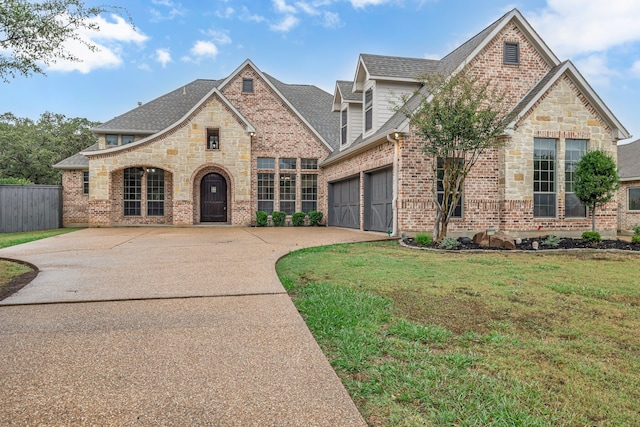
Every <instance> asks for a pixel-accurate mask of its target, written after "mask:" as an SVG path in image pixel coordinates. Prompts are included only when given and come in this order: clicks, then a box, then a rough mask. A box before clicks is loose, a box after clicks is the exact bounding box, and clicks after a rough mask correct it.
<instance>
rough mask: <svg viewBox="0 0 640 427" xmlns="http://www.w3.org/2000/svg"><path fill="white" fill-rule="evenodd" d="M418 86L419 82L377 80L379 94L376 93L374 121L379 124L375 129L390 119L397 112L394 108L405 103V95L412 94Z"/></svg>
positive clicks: (376, 89)
mask: <svg viewBox="0 0 640 427" xmlns="http://www.w3.org/2000/svg"><path fill="white" fill-rule="evenodd" d="M418 87H419V85H418V84H417V83H415V84H414V83H397V82H387V81H377V82H376V88H375V91H376V92H377V94H374V106H373V108H374V111H373V113H374V115H375V116H376V120H374V122H376V123H378V126H375V127H374V128H375V130H378V128H379V127H380V126H382V125H383V124H385V123H386V122H387V121H389V119H390V118H391V116H393V115H394V114H395V110H394V109H395V108H398V107H399V106H400V105H402V104H403V102H402V99H403V97H408V96H411V95H412V94H413V92H414V91H415V90H416V89H418Z"/></svg>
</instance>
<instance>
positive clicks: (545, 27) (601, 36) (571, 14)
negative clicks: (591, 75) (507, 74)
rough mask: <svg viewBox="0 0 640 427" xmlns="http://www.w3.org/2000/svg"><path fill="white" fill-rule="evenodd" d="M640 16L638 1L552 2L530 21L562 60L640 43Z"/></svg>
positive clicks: (561, 0) (575, 0) (591, 0)
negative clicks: (627, 44)
mask: <svg viewBox="0 0 640 427" xmlns="http://www.w3.org/2000/svg"><path fill="white" fill-rule="evenodd" d="M352 1H353V0H352ZM639 16H640V2H639V1H636V0H607V1H606V2H603V1H602V0H548V1H547V7H546V8H545V9H543V10H542V12H540V13H535V12H534V13H527V19H528V20H529V22H531V24H532V25H533V27H534V28H535V29H536V31H538V32H539V33H540V35H541V37H542V38H543V39H544V40H545V41H546V42H547V43H548V44H549V47H550V48H551V49H552V50H553V51H554V52H555V53H556V54H557V55H558V56H560V57H562V58H565V57H574V56H577V55H583V54H588V53H593V52H603V51H605V50H607V49H610V48H612V47H615V46H620V45H623V44H625V43H632V42H638V41H640V25H638V17H639Z"/></svg>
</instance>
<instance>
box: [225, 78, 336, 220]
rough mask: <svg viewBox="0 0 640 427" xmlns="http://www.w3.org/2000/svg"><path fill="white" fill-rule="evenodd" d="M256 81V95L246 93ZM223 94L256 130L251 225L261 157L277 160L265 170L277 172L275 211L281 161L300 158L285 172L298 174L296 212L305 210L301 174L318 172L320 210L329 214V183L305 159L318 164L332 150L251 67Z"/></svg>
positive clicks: (248, 207) (248, 210)
mask: <svg viewBox="0 0 640 427" xmlns="http://www.w3.org/2000/svg"><path fill="white" fill-rule="evenodd" d="M243 78H250V79H253V80H254V83H253V88H254V91H253V93H243V92H242V79H243ZM222 93H223V94H224V96H225V97H226V98H227V99H229V101H230V102H231V103H232V104H233V105H234V106H235V107H236V108H237V109H238V111H239V112H240V113H241V114H242V115H243V116H244V117H246V118H247V120H248V121H249V122H250V123H251V124H252V125H253V126H254V127H255V128H256V135H255V136H254V137H253V141H252V144H251V167H250V172H249V173H250V180H251V192H250V193H251V195H252V196H251V198H250V200H248V201H247V203H245V204H244V205H243V209H244V210H245V212H246V214H247V217H248V222H246V224H249V223H251V222H254V221H255V213H256V210H257V206H258V183H257V177H258V170H257V159H258V157H273V158H275V159H276V160H275V162H276V164H275V169H273V170H261V171H260V172H264V173H274V175H275V176H274V178H275V184H274V185H275V195H274V197H275V201H274V210H279V206H278V200H279V179H278V174H279V173H280V170H279V168H278V159H279V158H296V159H298V160H297V168H296V170H295V171H294V170H286V171H284V170H283V171H282V173H295V174H296V211H298V212H300V211H301V210H302V194H301V184H300V183H301V181H300V175H302V174H314V173H318V210H320V211H322V212H323V213H324V214H325V217H326V215H327V183H326V180H325V175H324V174H323V173H320V170H317V171H314V170H302V169H301V168H300V159H301V158H315V159H318V163H319V162H320V161H321V160H322V159H324V158H325V157H326V156H327V155H328V154H329V152H330V150H329V148H328V147H327V146H326V145H324V144H323V143H322V141H320V140H319V139H318V138H317V137H316V136H315V134H314V133H313V132H312V131H311V130H310V129H309V128H308V127H307V126H306V125H305V124H304V123H303V122H302V121H301V120H300V119H299V118H298V117H297V115H295V114H294V112H293V111H292V110H291V109H290V108H289V107H288V106H287V105H286V104H285V102H284V101H282V100H281V99H280V97H279V96H277V95H276V93H275V92H274V91H273V90H272V89H271V87H270V86H269V85H268V84H267V83H266V82H265V81H263V80H262V79H261V78H260V75H259V74H258V73H256V72H255V71H254V70H253V68H251V67H250V66H247V67H246V68H244V69H243V70H241V71H240V72H239V73H238V75H237V76H236V77H235V78H234V79H233V80H231V81H230V82H229V83H227V85H225V87H224V88H222Z"/></svg>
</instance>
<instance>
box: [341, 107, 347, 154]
mask: <svg viewBox="0 0 640 427" xmlns="http://www.w3.org/2000/svg"><path fill="white" fill-rule="evenodd" d="M346 143H347V109H346V108H345V109H344V110H342V114H341V115H340V144H342V145H344V144H346Z"/></svg>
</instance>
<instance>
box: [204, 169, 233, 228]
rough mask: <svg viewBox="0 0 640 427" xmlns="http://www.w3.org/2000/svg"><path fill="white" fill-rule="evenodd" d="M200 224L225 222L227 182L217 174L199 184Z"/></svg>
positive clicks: (210, 174) (209, 176) (207, 177)
mask: <svg viewBox="0 0 640 427" xmlns="http://www.w3.org/2000/svg"><path fill="white" fill-rule="evenodd" d="M200 222H227V180H226V179H224V177H223V176H222V175H220V174H218V173H209V174H207V175H205V176H204V177H203V178H202V181H201V182H200Z"/></svg>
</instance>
